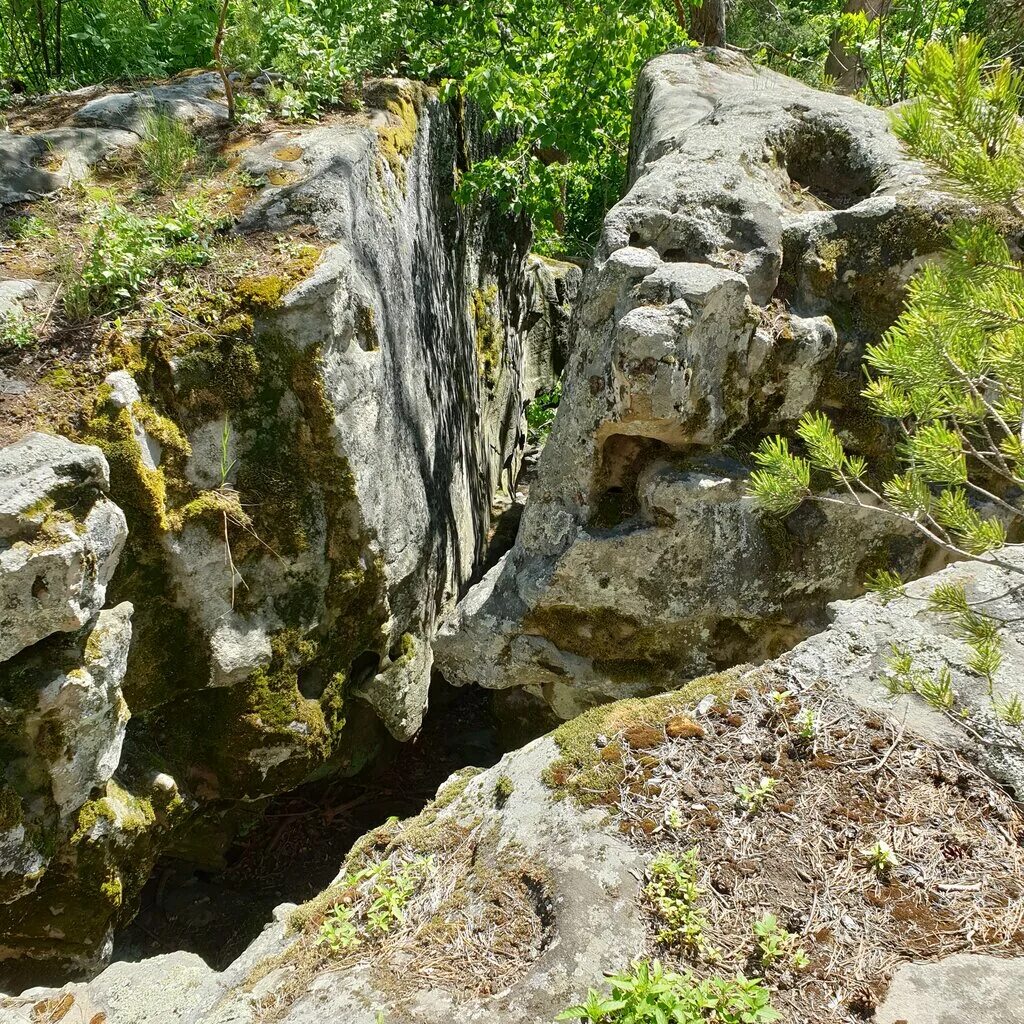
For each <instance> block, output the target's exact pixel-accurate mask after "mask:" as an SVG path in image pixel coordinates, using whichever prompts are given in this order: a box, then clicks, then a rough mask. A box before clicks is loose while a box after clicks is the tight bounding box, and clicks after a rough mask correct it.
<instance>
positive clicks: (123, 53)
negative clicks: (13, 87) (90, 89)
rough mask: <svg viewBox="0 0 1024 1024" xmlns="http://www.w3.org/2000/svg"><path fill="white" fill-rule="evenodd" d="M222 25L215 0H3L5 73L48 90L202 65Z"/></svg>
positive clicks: (0, 72) (0, 23) (1, 71)
mask: <svg viewBox="0 0 1024 1024" xmlns="http://www.w3.org/2000/svg"><path fill="white" fill-rule="evenodd" d="M253 6H256V5H253ZM215 24H216V4H215V2H214V0H141V2H140V0H93V2H90V3H75V4H72V3H68V2H67V0H0V77H2V76H4V75H10V76H11V77H13V78H16V79H18V80H20V81H22V82H24V83H25V84H26V85H27V86H28V87H29V88H30V89H32V90H34V91H39V92H42V91H45V90H48V89H54V88H59V87H67V88H71V87H75V86H78V85H85V84H88V83H91V82H102V81H108V80H113V79H131V78H137V77H141V76H147V75H151V76H162V75H168V74H173V73H175V72H177V71H180V70H182V69H183V68H194V67H203V66H204V65H205V64H206V63H207V61H208V60H209V57H210V43H211V41H212V39H213V29H214V26H215Z"/></svg>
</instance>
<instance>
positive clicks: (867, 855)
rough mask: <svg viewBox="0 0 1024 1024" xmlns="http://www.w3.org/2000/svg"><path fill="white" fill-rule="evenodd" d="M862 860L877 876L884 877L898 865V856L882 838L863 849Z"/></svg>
mask: <svg viewBox="0 0 1024 1024" xmlns="http://www.w3.org/2000/svg"><path fill="white" fill-rule="evenodd" d="M863 854H864V861H865V863H866V864H867V866H868V868H870V869H871V870H872V871H873V872H874V873H875V874H876V875H878V876H879V878H886V877H888V876H889V874H890V873H891V872H892V871H893V869H894V868H896V867H898V866H899V862H900V861H899V858H898V857H897V856H896V854H895V853H894V852H893V849H892V847H891V846H890V845H889V844H888V843H886V842H885V841H884V840H881V839H877V840H875V842H874V843H873V844H872V845H871V846H869V847H868V849H866V850H864V851H863Z"/></svg>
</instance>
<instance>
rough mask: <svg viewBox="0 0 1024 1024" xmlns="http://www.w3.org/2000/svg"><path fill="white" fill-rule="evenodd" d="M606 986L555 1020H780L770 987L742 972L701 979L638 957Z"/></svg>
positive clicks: (676, 1023)
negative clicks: (733, 975)
mask: <svg viewBox="0 0 1024 1024" xmlns="http://www.w3.org/2000/svg"><path fill="white" fill-rule="evenodd" d="M608 986H609V988H610V992H609V994H608V995H604V994H603V993H601V992H599V991H597V990H596V989H591V990H590V991H589V992H588V993H587V998H586V1000H585V1001H584V1002H582V1003H580V1004H579V1005H577V1006H571V1007H569V1008H568V1009H567V1010H563V1011H562V1012H561V1013H560V1014H559V1015H558V1016H557V1017H556V1018H555V1019H556V1020H560V1021H562V1020H586V1021H590V1022H591V1024H670V1022H671V1024H704V1022H707V1021H717V1022H719V1024H770V1022H771V1021H776V1020H778V1019H779V1014H778V1013H777V1012H776V1011H775V1010H774V1009H772V1006H771V993H770V992H769V991H768V989H767V988H766V987H765V986H764V985H763V984H762V983H761V982H760V981H758V980H757V979H747V978H745V977H743V975H737V976H736V977H735V978H717V977H716V978H707V979H705V980H703V981H697V980H695V979H694V978H693V977H692V976H691V975H689V974H676V973H675V972H674V971H666V970H665V969H664V968H663V967H662V965H661V963H660V961H658V960H655V961H653V962H650V963H649V962H648V961H646V960H639V961H637V962H636V963H635V964H633V966H632V967H631V968H630V969H629V970H627V971H621V972H619V973H618V974H613V975H610V976H609V978H608Z"/></svg>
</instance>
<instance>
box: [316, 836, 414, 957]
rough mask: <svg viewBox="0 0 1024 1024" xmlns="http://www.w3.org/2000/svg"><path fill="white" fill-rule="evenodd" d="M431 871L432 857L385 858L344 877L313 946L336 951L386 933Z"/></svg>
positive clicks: (401, 916)
mask: <svg viewBox="0 0 1024 1024" xmlns="http://www.w3.org/2000/svg"><path fill="white" fill-rule="evenodd" d="M433 872H434V861H433V858H432V857H430V856H416V857H412V858H400V857H392V858H387V859H385V860H381V861H378V862H376V863H373V864H370V865H368V866H367V867H365V868H363V869H361V870H360V871H356V872H353V873H351V874H349V875H347V876H346V877H345V878H344V879H343V880H342V881H341V882H340V883H338V888H339V889H340V891H341V894H342V899H341V901H339V902H338V903H335V904H334V906H333V907H332V908H331V909H330V910H329V911H328V913H327V914H326V915H325V917H324V920H323V923H322V924H321V925H320V929H319V931H318V933H317V944H318V945H324V946H327V947H328V948H329V949H330V950H331V951H332V952H340V951H342V950H346V949H350V948H352V947H353V946H357V945H359V944H360V943H362V942H367V941H371V940H372V939H374V938H379V937H381V936H383V935H386V934H388V932H390V931H391V930H392V929H393V928H394V927H395V926H396V925H398V924H400V923H401V922H402V921H403V920H404V919H405V908H406V905H407V904H408V902H409V900H410V899H412V897H413V896H414V895H415V894H416V892H417V891H418V890H419V888H420V887H421V886H422V884H423V882H424V881H425V880H426V879H427V878H428V877H429V876H430V875H431V874H433Z"/></svg>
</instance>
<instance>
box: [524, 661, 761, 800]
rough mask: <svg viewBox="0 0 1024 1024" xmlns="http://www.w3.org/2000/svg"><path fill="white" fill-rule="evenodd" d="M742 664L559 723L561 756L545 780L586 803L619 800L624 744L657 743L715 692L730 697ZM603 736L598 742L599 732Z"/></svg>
mask: <svg viewBox="0 0 1024 1024" xmlns="http://www.w3.org/2000/svg"><path fill="white" fill-rule="evenodd" d="M743 671H744V669H743V668H742V667H738V668H734V669H730V670H728V671H727V672H719V673H716V674H714V675H710V676H703V677H701V678H700V679H695V680H693V682H691V683H687V684H686V686H684V687H682V688H681V689H679V690H675V691H673V692H671V693H662V694H658V695H657V696H655V697H645V698H631V699H629V700H620V701H616V702H615V703H614V704H604V705H601V706H600V707H596V708H592V709H591V710H590V711H586V712H584V713H583V714H582V715H579V716H578V717H577V718H574V719H572V720H571V721H568V722H566V723H564V724H563V725H560V726H559V727H558V728H557V729H556V730H555V731H554V732H553V733H552V738H553V739H554V741H555V743H557V744H558V748H559V756H558V758H557V759H556V760H554V761H552V763H551V764H550V765H548V766H547V768H545V770H544V782H545V783H547V785H548V786H550V787H551V788H552V789H555V790H557V791H558V792H559V793H560V794H562V795H565V796H571V797H573V798H574V799H575V800H577V801H578V802H579V803H581V804H583V805H585V806H593V805H604V806H614V805H615V804H616V802H617V801H618V795H619V785H620V783H621V782H622V779H623V769H622V758H621V756H620V750H621V744H623V743H627V744H629V745H630V746H632V747H633V748H634V749H645V748H648V747H652V746H657V745H658V744H660V743H661V742H662V741H663V740H664V738H665V723H666V722H667V721H668V720H669V719H671V718H672V716H673V715H677V714H679V713H680V712H682V711H685V710H688V709H690V708H692V707H693V706H694V705H695V704H697V703H699V702H700V701H701V700H703V699H704V698H705V697H707V696H709V695H713V696H715V697H717V698H720V699H721V700H722V701H727V700H728V699H729V697H730V696H731V695H732V693H733V692H735V690H736V688H737V686H738V685H739V679H740V677H741V676H742V673H743ZM599 736H601V737H604V740H605V742H604V745H603V746H599V745H598V742H597V738H598V737H599Z"/></svg>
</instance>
